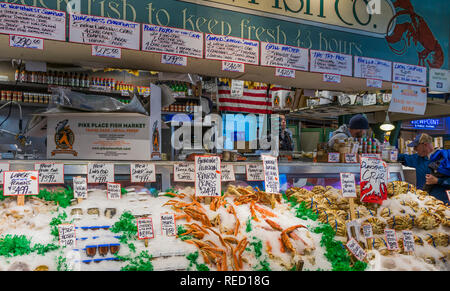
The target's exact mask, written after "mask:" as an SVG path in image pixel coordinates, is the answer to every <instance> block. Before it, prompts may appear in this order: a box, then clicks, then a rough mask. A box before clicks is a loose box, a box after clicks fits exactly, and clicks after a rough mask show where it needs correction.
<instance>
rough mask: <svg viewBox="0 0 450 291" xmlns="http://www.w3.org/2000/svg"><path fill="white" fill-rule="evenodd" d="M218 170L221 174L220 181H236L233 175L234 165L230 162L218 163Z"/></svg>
mask: <svg viewBox="0 0 450 291" xmlns="http://www.w3.org/2000/svg"><path fill="white" fill-rule="evenodd" d="M220 169H221V170H220V172H221V175H222V182H231V181H236V177H235V175H234V166H233V165H230V164H227V165H225V164H222V165H220Z"/></svg>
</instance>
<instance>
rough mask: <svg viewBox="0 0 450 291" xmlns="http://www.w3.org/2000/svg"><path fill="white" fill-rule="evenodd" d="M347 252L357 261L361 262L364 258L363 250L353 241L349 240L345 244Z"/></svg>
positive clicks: (352, 239)
mask: <svg viewBox="0 0 450 291" xmlns="http://www.w3.org/2000/svg"><path fill="white" fill-rule="evenodd" d="M346 246H347V248H348V250H349V251H350V252H351V253H352V254H353V255H354V256H355V257H356V258H357V259H358V260H359V261H363V260H364V258H365V257H366V255H367V254H366V252H365V251H364V249H363V248H362V247H361V246H360V245H359V243H358V242H357V241H356V240H355V239H354V238H351V239H350V240H349V241H348V242H347V244H346Z"/></svg>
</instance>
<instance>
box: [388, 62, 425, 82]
mask: <svg viewBox="0 0 450 291" xmlns="http://www.w3.org/2000/svg"><path fill="white" fill-rule="evenodd" d="M393 72H394V73H393V79H392V82H394V83H405V84H411V85H417V86H426V85H427V68H426V67H421V66H415V65H408V64H402V63H394V71H393Z"/></svg>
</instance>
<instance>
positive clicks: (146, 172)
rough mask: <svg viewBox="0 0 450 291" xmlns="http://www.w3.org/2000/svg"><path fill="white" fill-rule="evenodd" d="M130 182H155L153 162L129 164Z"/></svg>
mask: <svg viewBox="0 0 450 291" xmlns="http://www.w3.org/2000/svg"><path fill="white" fill-rule="evenodd" d="M130 172H131V183H154V182H156V170H155V164H150V163H142V164H131V165H130Z"/></svg>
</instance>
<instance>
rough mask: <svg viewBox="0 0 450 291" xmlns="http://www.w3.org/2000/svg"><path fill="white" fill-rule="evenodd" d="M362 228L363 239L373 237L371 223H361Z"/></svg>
mask: <svg viewBox="0 0 450 291" xmlns="http://www.w3.org/2000/svg"><path fill="white" fill-rule="evenodd" d="M362 228H363V235H364V238H365V239H369V238H373V230H372V225H371V224H363V226H362Z"/></svg>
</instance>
